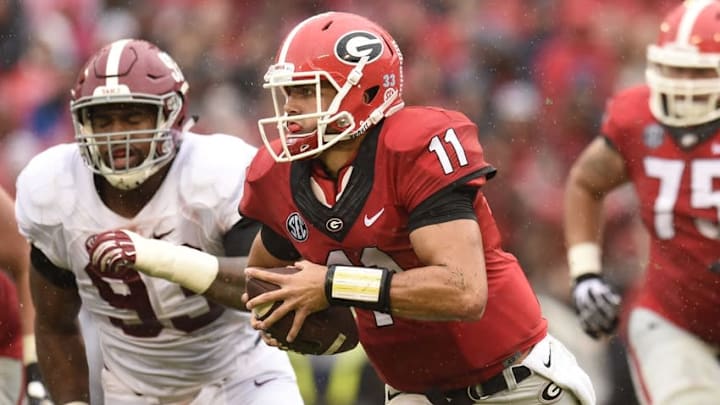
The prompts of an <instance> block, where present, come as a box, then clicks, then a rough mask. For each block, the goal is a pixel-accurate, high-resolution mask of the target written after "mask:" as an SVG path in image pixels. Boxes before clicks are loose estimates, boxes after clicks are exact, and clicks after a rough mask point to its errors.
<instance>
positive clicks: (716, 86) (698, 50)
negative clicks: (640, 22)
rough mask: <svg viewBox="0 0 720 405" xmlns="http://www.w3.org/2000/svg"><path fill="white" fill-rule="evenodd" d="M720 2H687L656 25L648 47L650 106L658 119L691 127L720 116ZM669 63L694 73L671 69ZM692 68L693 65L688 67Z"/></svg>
mask: <svg viewBox="0 0 720 405" xmlns="http://www.w3.org/2000/svg"><path fill="white" fill-rule="evenodd" d="M718 15H720V3H719V2H717V1H713V0H696V1H685V2H683V3H682V4H681V5H679V6H678V7H676V8H675V9H673V10H672V11H671V12H670V13H669V14H668V15H667V16H666V17H665V19H664V20H663V22H662V24H661V25H660V35H659V37H658V41H657V43H656V44H652V45H650V46H648V48H647V69H646V71H645V77H646V80H647V84H648V86H649V87H650V111H651V112H652V114H653V116H654V117H655V118H656V119H657V120H658V121H659V122H661V123H663V124H665V125H668V126H671V127H689V126H696V125H701V124H705V123H708V122H711V121H715V120H717V119H718V118H720V42H719V41H718V40H719V39H720V19H718ZM673 68H684V69H697V70H696V73H687V72H685V73H683V74H682V75H678V74H669V70H671V69H673ZM690 72H692V70H690Z"/></svg>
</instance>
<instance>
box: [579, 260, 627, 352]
mask: <svg viewBox="0 0 720 405" xmlns="http://www.w3.org/2000/svg"><path fill="white" fill-rule="evenodd" d="M572 294H573V301H574V303H575V310H576V312H577V314H578V317H579V318H580V325H581V326H582V328H583V330H584V331H585V333H587V334H588V335H590V336H591V337H593V338H594V339H597V338H599V337H600V336H603V335H609V334H611V333H613V331H615V328H616V327H617V323H618V312H619V309H620V295H618V294H617V293H616V292H615V291H614V290H613V288H612V287H611V286H610V285H609V284H608V283H607V282H606V281H605V280H604V279H603V278H602V276H600V275H599V274H584V275H582V276H580V277H578V278H576V279H575V283H574V286H573V291H572Z"/></svg>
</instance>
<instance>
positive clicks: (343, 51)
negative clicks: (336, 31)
mask: <svg viewBox="0 0 720 405" xmlns="http://www.w3.org/2000/svg"><path fill="white" fill-rule="evenodd" d="M382 53H383V41H382V39H380V38H378V37H377V36H376V35H374V34H371V33H369V32H366V31H355V32H349V33H347V34H345V35H344V36H342V37H341V38H340V39H339V40H338V42H337V44H335V56H337V58H338V59H339V60H340V61H341V62H343V63H347V64H349V65H355V64H357V63H358V62H360V59H362V58H363V57H367V59H368V61H367V62H368V63H370V62H373V61H375V60H377V59H378V58H379V57H380V56H381V55H382Z"/></svg>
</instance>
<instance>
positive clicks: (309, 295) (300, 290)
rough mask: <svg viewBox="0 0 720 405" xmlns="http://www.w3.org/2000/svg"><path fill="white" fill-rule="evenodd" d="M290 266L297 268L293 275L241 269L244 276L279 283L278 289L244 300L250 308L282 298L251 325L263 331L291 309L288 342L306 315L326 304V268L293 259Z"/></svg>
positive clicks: (295, 334)
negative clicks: (258, 321) (297, 270)
mask: <svg viewBox="0 0 720 405" xmlns="http://www.w3.org/2000/svg"><path fill="white" fill-rule="evenodd" d="M294 267H296V268H298V269H300V270H301V271H299V272H297V273H294V274H277V273H271V272H269V271H263V270H262V269H261V268H252V267H248V268H247V269H245V274H246V276H247V277H254V278H257V279H260V280H264V281H267V282H270V283H273V284H277V285H278V286H280V288H279V289H277V290H274V291H270V292H266V293H264V294H261V295H258V296H257V297H255V298H253V299H251V300H249V301H248V302H247V303H246V306H247V308H248V309H249V310H251V311H252V309H253V308H254V307H256V306H259V305H262V304H266V303H271V302H275V301H282V304H281V305H280V306H279V307H278V308H277V309H276V310H274V311H273V312H272V313H271V314H270V315H269V316H268V317H267V318H265V319H263V320H262V321H260V323H259V324H257V325H256V326H255V328H256V329H260V330H267V329H268V328H269V327H270V326H272V324H274V323H275V322H276V321H277V320H279V319H281V318H282V317H284V316H285V315H287V314H288V313H290V312H292V311H295V317H294V319H293V325H292V328H290V331H289V332H288V335H287V341H288V342H292V341H293V340H294V339H295V337H297V335H298V333H300V329H301V328H302V325H303V323H304V322H305V318H307V316H308V315H310V314H312V313H313V312H317V311H321V310H323V309H325V308H327V307H328V302H327V299H326V298H325V274H326V273H327V267H326V266H322V265H319V264H315V263H311V262H309V261H307V260H302V261H299V262H296V263H295V264H294Z"/></svg>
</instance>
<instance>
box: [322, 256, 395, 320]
mask: <svg viewBox="0 0 720 405" xmlns="http://www.w3.org/2000/svg"><path fill="white" fill-rule="evenodd" d="M338 268H342V269H343V270H347V269H353V270H356V271H358V273H359V272H363V273H367V272H368V271H373V272H380V273H381V274H380V278H379V279H378V280H377V285H376V286H375V288H376V289H377V294H376V295H375V296H372V294H367V296H366V297H358V298H356V299H353V298H349V297H348V295H347V294H343V293H338V292H336V293H333V290H334V288H333V287H334V286H335V287H336V285H335V283H336V282H338V280H336V277H335V275H336V274H335V272H336V271H337V269H338ZM346 273H347V272H346ZM393 274H394V273H393V272H392V271H391V270H388V269H385V268H382V267H358V266H345V265H336V264H331V265H330V266H328V270H327V273H326V275H325V297H326V298H327V300H328V303H330V305H342V306H346V307H357V308H363V309H369V310H372V311H379V312H384V313H390V285H391V283H392V276H393ZM342 281H347V280H341V281H340V282H342Z"/></svg>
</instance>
